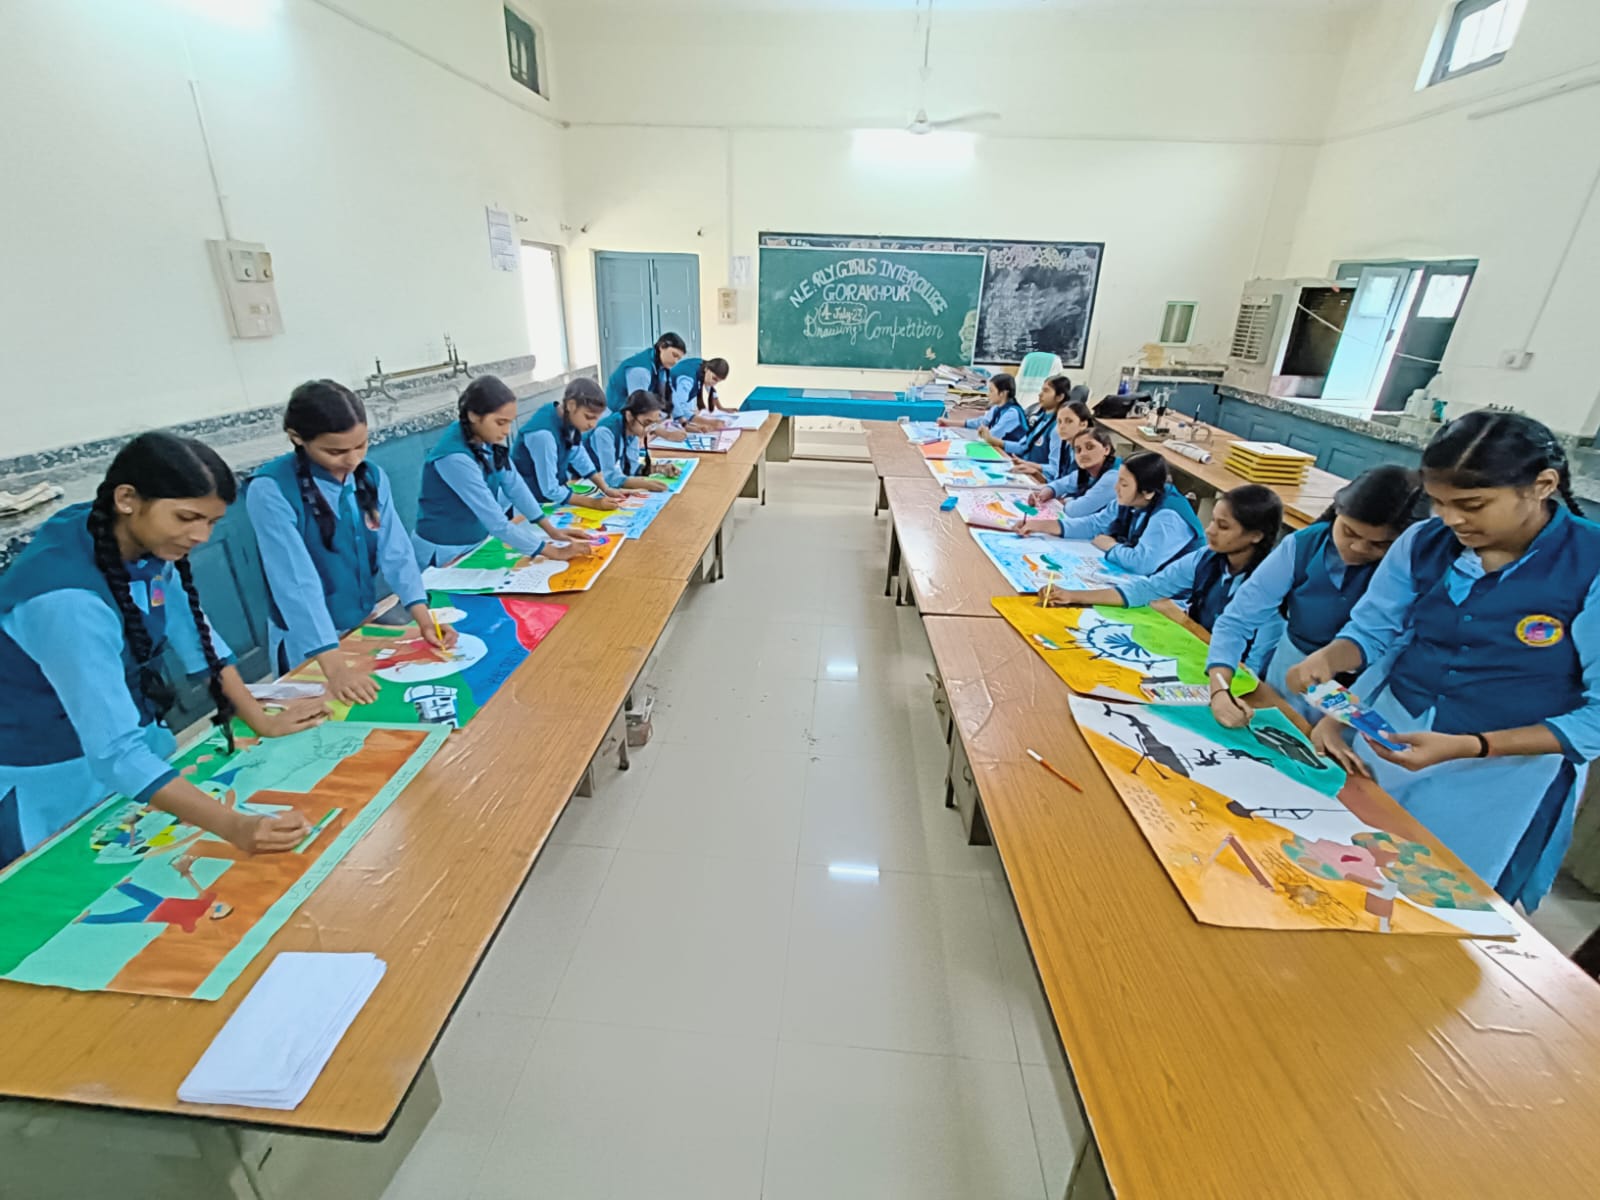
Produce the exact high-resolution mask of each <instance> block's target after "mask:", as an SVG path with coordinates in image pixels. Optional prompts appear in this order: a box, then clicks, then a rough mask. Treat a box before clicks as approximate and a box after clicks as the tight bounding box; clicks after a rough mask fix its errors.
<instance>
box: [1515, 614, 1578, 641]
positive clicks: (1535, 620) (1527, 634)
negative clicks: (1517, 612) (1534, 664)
mask: <svg viewBox="0 0 1600 1200" xmlns="http://www.w3.org/2000/svg"><path fill="white" fill-rule="evenodd" d="M1566 632H1567V631H1566V630H1565V629H1564V628H1563V627H1562V625H1561V622H1560V621H1558V620H1556V618H1554V617H1551V616H1546V615H1545V614H1543V613H1532V614H1530V615H1528V616H1526V617H1523V618H1522V620H1520V621H1518V622H1517V640H1518V641H1519V642H1521V643H1522V644H1523V645H1524V646H1554V645H1555V644H1556V643H1557V642H1559V641H1560V640H1561V639H1562V638H1563V637H1565V636H1566Z"/></svg>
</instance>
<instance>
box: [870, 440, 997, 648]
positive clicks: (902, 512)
mask: <svg viewBox="0 0 1600 1200" xmlns="http://www.w3.org/2000/svg"><path fill="white" fill-rule="evenodd" d="M902 440H904V439H902ZM883 487H884V495H885V496H886V497H887V502H888V509H889V577H888V583H887V586H886V587H885V594H888V595H892V596H894V598H895V602H896V603H904V602H905V600H906V596H905V595H904V593H905V592H906V591H907V590H909V591H910V593H911V599H913V600H914V601H915V602H916V605H917V611H918V612H920V613H921V614H922V615H923V616H925V617H929V616H941V617H986V618H990V617H992V618H994V619H996V620H998V619H999V616H1000V614H999V613H997V612H995V610H994V605H992V604H990V603H989V601H990V600H992V599H993V598H994V597H995V596H1000V595H1005V594H1006V593H1007V592H1009V591H1010V590H1011V585H1010V584H1009V583H1007V582H1006V577H1005V576H1004V575H1002V574H1000V571H999V569H998V568H997V567H996V566H995V565H994V564H993V563H992V562H990V561H989V556H988V555H986V554H985V553H984V552H983V551H982V550H980V549H979V548H978V543H977V542H975V541H973V540H972V534H971V532H970V531H969V530H968V528H967V523H966V522H965V521H963V520H962V519H961V514H960V513H958V512H955V511H951V512H940V511H939V505H940V504H941V503H942V502H943V501H944V498H945V493H944V489H943V488H941V487H940V486H939V485H938V483H936V482H935V481H934V479H933V477H932V476H931V475H929V474H928V471H927V468H926V467H924V468H923V470H922V478H921V479H909V478H897V477H892V476H891V477H887V478H885V479H884V481H883Z"/></svg>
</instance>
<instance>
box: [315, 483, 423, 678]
mask: <svg viewBox="0 0 1600 1200" xmlns="http://www.w3.org/2000/svg"><path fill="white" fill-rule="evenodd" d="M372 469H373V470H375V471H376V470H377V468H375V467H374V468H372ZM378 569H379V570H380V571H382V572H383V578H384V580H385V581H386V582H387V583H388V585H389V586H390V587H391V588H393V589H394V593H395V595H397V596H399V597H400V603H401V604H403V605H405V606H406V607H407V608H410V607H411V606H412V605H413V604H426V603H427V602H428V589H427V588H425V587H423V586H422V572H421V571H419V570H417V556H416V554H415V553H413V552H412V549H411V535H410V534H409V533H408V532H406V527H405V525H404V524H402V523H401V521H400V514H399V513H398V512H396V511H395V507H394V489H393V488H391V487H390V486H389V476H388V475H387V474H386V473H384V472H382V471H379V472H378ZM291 657H293V656H292V655H291ZM307 657H310V656H309V655H307Z"/></svg>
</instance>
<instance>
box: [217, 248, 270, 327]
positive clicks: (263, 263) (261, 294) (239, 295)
mask: <svg viewBox="0 0 1600 1200" xmlns="http://www.w3.org/2000/svg"><path fill="white" fill-rule="evenodd" d="M206 248H207V249H208V250H210V251H211V267H212V270H213V271H215V272H216V276H217V283H218V285H220V286H221V288H222V307H223V309H224V310H225V311H226V312H227V314H228V332H229V333H230V334H232V335H233V336H234V337H236V338H264V337H271V336H272V335H273V334H275V333H282V332H283V314H282V313H280V312H279V311H278V286H277V284H276V283H275V282H274V280H273V274H272V255H271V254H270V253H269V252H268V251H267V248H266V247H265V246H263V245H262V244H261V243H260V242H223V241H214V240H213V241H207V242H206Z"/></svg>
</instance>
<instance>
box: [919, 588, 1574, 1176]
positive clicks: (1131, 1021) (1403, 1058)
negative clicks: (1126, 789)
mask: <svg viewBox="0 0 1600 1200" xmlns="http://www.w3.org/2000/svg"><path fill="white" fill-rule="evenodd" d="M924 624H925V626H926V628H927V632H928V640H929V642H930V644H931V645H932V647H933V653H934V657H935V659H936V660H937V662H938V664H939V669H940V672H941V675H942V677H943V679H944V684H945V688H946V691H947V693H948V695H949V698H950V706H951V710H952V713H953V715H954V718H955V722H956V725H957V726H958V728H959V730H960V733H961V737H962V740H963V743H964V745H965V747H966V749H967V753H968V756H969V758H970V759H971V762H972V768H973V775H974V777H975V779H976V781H977V785H978V788H979V791H980V794H981V795H982V798H983V808H984V813H985V815H986V816H987V818H988V823H989V828H990V831H991V833H992V834H993V836H994V841H995V844H996V846H997V847H998V848H999V851H1000V855H1001V859H1002V861H1003V863H1004V866H1005V871H1006V876H1007V879H1008V880H1009V882H1010V886H1011V891H1012V895H1013V897H1014V898H1015V901H1016V905H1017V909H1018V912H1019V914H1020V915H1021V918H1022V924H1023V927H1024V929H1025V930H1026V933H1027V937H1028V941H1029V945H1030V948H1031V950H1032V954H1033V958H1034V961H1035V963H1036V965H1037V967H1038V971H1039V977H1040V979H1041V981H1042V983H1043V985H1044V990H1045V994H1046V996H1047V997H1048V1000H1049V1003H1050V1008H1051V1012H1052V1014H1053V1016H1054V1019H1055V1023H1056V1027H1057V1029H1058V1030H1059V1032H1060V1036H1061V1041H1062V1045H1063V1047H1064V1049H1065V1051H1066V1054H1067V1057H1068V1059H1069V1060H1070V1062H1071V1066H1072V1072H1073V1075H1074V1076H1075V1077H1076V1080H1077V1084H1078V1089H1079V1091H1080V1093H1081V1094H1082V1096H1083V1101H1084V1106H1085V1110H1086V1112H1087V1115H1088V1118H1089V1122H1090V1124H1091V1126H1092V1128H1093V1131H1094V1136H1095V1139H1096V1141H1097V1143H1098V1144H1099V1147H1100V1150H1101V1155H1102V1157H1103V1159H1104V1162H1105V1166H1106V1170H1107V1174H1108V1177H1109V1179H1110V1181H1111V1183H1112V1185H1113V1187H1114V1188H1115V1190H1116V1194H1117V1195H1118V1196H1119V1197H1134V1198H1136V1200H1137V1198H1142V1197H1159V1198H1161V1200H1166V1198H1168V1197H1174V1196H1186V1197H1187V1196H1195V1197H1198V1196H1241V1197H1243V1196H1267V1195H1292V1196H1294V1197H1295V1198H1296V1200H1318V1198H1321V1197H1329V1198H1332V1197H1339V1198H1341V1200H1349V1198H1354V1197H1366V1196H1374V1195H1382V1196H1419V1197H1421V1196H1428V1197H1433V1196H1441V1197H1442V1196H1539V1197H1541V1200H1543V1198H1547V1197H1574V1198H1576V1197H1589V1196H1593V1195H1594V1194H1595V1191H1596V1180H1597V1179H1600V1139H1596V1138H1595V1137H1594V1129H1595V1125H1596V1120H1597V1117H1596V1113H1600V987H1596V986H1595V984H1594V983H1593V982H1592V981H1591V980H1590V979H1588V978H1587V977H1586V976H1584V975H1583V973H1582V972H1580V971H1579V970H1578V969H1577V968H1576V967H1574V966H1573V965H1572V964H1571V963H1569V962H1567V960H1566V959H1564V958H1563V957H1562V956H1561V955H1560V954H1559V953H1558V952H1557V951H1556V950H1555V949H1554V947H1552V946H1551V945H1550V944H1549V943H1548V942H1546V941H1545V940H1544V939H1543V938H1542V937H1541V936H1539V934H1537V933H1536V932H1534V931H1533V930H1532V929H1531V928H1530V927H1529V926H1527V924H1526V923H1525V922H1523V921H1521V920H1520V919H1519V918H1516V917H1514V916H1512V918H1511V919H1512V920H1513V921H1514V922H1515V923H1516V925H1517V928H1518V932H1519V934H1520V935H1521V936H1520V937H1519V939H1518V940H1517V941H1516V942H1515V943H1495V942H1471V941H1465V940H1458V939H1454V938H1443V937H1438V938H1434V937H1405V936H1392V937H1383V936H1378V935H1373V934H1360V933H1345V932H1338V931H1331V930H1330V931H1327V932H1316V933H1285V932H1278V931H1266V930H1246V929H1224V928H1218V927H1213V926H1207V925H1201V924H1199V923H1198V922H1196V921H1195V920H1194V918H1193V917H1192V916H1191V915H1190V913H1189V910H1188V907H1187V906H1186V905H1185V904H1184V902H1183V899H1182V897H1181V896H1180V895H1179V894H1178V892H1177V890H1176V889H1175V888H1174V887H1173V885H1172V882H1171V880H1170V879H1168V877H1167V875H1166V872H1165V871H1164V870H1163V869H1162V867H1161V864H1160V863H1159V862H1158V861H1157V860H1156V857H1155V855H1154V854H1153V853H1152V852H1151V850H1150V846H1149V844H1148V843H1147V842H1146V841H1145V839H1144V836H1143V834H1142V833H1141V832H1140V830H1139V827H1138V826H1137V825H1136V824H1135V822H1134V820H1133V818H1132V817H1131V815H1130V814H1129V813H1128V810H1127V808H1126V806H1125V805H1124V803H1123V802H1122V800H1121V799H1120V798H1119V796H1118V795H1117V793H1116V791H1115V790H1114V789H1113V788H1112V786H1111V784H1110V781H1109V780H1108V779H1107V778H1106V777H1105V775H1104V773H1103V772H1102V771H1101V769H1100V767H1099V764H1098V762H1097V760H1096V758H1095V756H1094V754H1093V752H1092V751H1091V750H1090V749H1089V746H1088V744H1087V743H1086V742H1085V740H1084V738H1083V736H1082V734H1081V733H1080V732H1079V731H1078V729H1077V727H1076V725H1075V724H1074V722H1073V720H1072V717H1071V713H1070V709H1069V708H1068V705H1067V696H1068V691H1067V688H1066V686H1065V684H1063V683H1062V682H1061V680H1060V679H1059V678H1058V677H1057V676H1056V675H1055V674H1054V673H1053V672H1052V671H1051V670H1050V669H1049V667H1048V666H1046V665H1045V663H1044V662H1043V661H1042V660H1041V659H1040V658H1039V656H1038V655H1037V654H1035V653H1034V652H1033V651H1032V650H1030V649H1029V648H1028V647H1027V646H1026V645H1025V644H1024V643H1023V641H1022V639H1021V638H1020V637H1018V636H1017V634H1016V633H1015V632H1014V631H1013V630H1012V629H1011V628H1010V626H1008V625H1007V624H1006V623H1005V622H1003V621H983V620H976V619H972V618H966V617H939V616H936V617H929V618H928V619H927V620H926V621H925V622H924ZM996 717H999V718H1000V719H998V720H997V719H995V718H996ZM1029 747H1032V748H1033V749H1035V750H1037V751H1038V752H1039V753H1040V754H1042V755H1043V756H1044V757H1046V758H1047V759H1049V760H1050V761H1051V762H1053V763H1055V764H1056V765H1057V766H1059V767H1060V768H1061V769H1062V770H1063V771H1065V772H1066V773H1067V774H1068V775H1070V776H1071V777H1072V778H1074V779H1076V780H1077V781H1078V782H1079V783H1080V784H1081V785H1082V786H1083V788H1084V792H1083V793H1082V794H1079V793H1077V792H1073V791H1070V790H1069V789H1067V788H1066V787H1065V786H1064V785H1061V784H1059V783H1058V782H1057V781H1055V780H1054V779H1052V778H1051V777H1050V776H1049V775H1048V774H1046V773H1045V772H1044V771H1043V770H1042V769H1041V768H1039V767H1038V766H1036V765H1035V764H1034V763H1032V762H1031V761H1030V760H1029V759H1028V758H1027V757H1026V750H1027V748H1029ZM1400 815H1401V818H1402V820H1409V818H1405V817H1404V814H1400Z"/></svg>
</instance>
